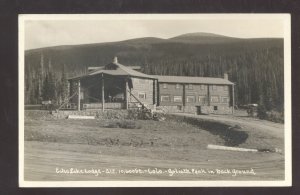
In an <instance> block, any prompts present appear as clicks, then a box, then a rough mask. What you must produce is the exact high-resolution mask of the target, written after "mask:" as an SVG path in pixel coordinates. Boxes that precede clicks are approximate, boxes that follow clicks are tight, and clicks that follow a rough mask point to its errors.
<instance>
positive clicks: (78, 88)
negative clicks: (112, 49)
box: [68, 57, 234, 114]
mask: <svg viewBox="0 0 300 195" xmlns="http://www.w3.org/2000/svg"><path fill="white" fill-rule="evenodd" d="M138 70H139V67H137V66H125V65H122V64H120V63H119V62H118V59H117V57H115V58H114V60H113V62H111V63H109V64H107V65H105V66H102V67H91V68H89V72H88V73H87V74H84V75H80V76H76V77H73V78H70V79H68V81H69V86H70V87H69V89H70V90H69V91H70V102H71V103H73V104H75V105H76V109H78V110H86V109H102V110H105V109H132V108H141V107H147V108H149V109H154V110H156V109H163V110H165V111H166V112H170V113H176V112H183V113H194V114H210V113H215V114H231V113H233V112H234V106H233V105H234V83H232V82H230V81H229V80H228V74H226V73H225V74H224V77H223V78H214V77H188V76H163V75H147V74H144V73H141V72H139V71H138Z"/></svg>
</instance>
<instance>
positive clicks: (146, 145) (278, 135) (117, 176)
mask: <svg viewBox="0 0 300 195" xmlns="http://www.w3.org/2000/svg"><path fill="white" fill-rule="evenodd" d="M37 115H38V114H37ZM207 117H208V116H207ZM216 117H218V118H217V120H220V119H221V118H222V120H223V119H224V120H223V121H224V123H228V124H230V125H233V124H239V125H240V126H242V128H241V129H240V131H243V132H245V133H246V134H247V139H246V140H245V142H244V143H241V144H239V147H247V148H275V147H276V148H281V149H283V125H277V124H273V123H271V124H269V123H268V122H264V121H262V122H261V121H259V122H261V123H262V124H263V125H257V124H259V123H257V121H256V122H255V124H254V123H253V122H252V121H251V120H252V119H250V120H247V119H246V118H242V119H239V118H238V117H235V118H230V117H226V116H224V117H221V116H216ZM216 117H215V118H214V119H212V118H208V119H209V120H216ZM226 120H228V121H226ZM229 120H230V121H229ZM243 120H245V122H244V121H243ZM111 123H112V121H109V120H100V119H95V120H71V119H54V118H51V117H43V118H41V117H37V116H34V115H30V117H26V118H25V132H24V135H25V138H24V139H25V142H24V144H25V147H24V157H25V159H24V177H25V178H24V179H25V181H66V180H74V181H75V180H98V181H101V180H238V181H240V180H283V179H284V155H283V154H281V153H265V152H256V153H255V152H235V151H221V150H208V149H207V148H206V147H207V145H208V144H218V145H226V140H224V137H222V136H219V135H217V134H215V133H212V132H210V131H208V130H204V129H200V128H199V127H197V126H195V125H191V124H187V123H185V122H180V121H176V120H166V121H160V122H159V121H145V120H144V121H143V120H137V121H134V123H135V124H136V126H137V127H139V128H136V129H124V128H119V127H115V128H111V127H109V126H110V124H111ZM252 124H253V125H252ZM266 127H267V128H266ZM281 127H282V129H281ZM271 129H273V130H271Z"/></svg>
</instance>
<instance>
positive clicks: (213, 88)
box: [159, 82, 231, 114]
mask: <svg viewBox="0 0 300 195" xmlns="http://www.w3.org/2000/svg"><path fill="white" fill-rule="evenodd" d="M230 87H231V86H228V85H207V84H192V85H190V84H183V83H178V84H175V83H161V82H160V83H159V106H160V107H161V108H163V109H168V110H169V111H170V112H187V113H197V112H199V111H200V112H201V113H206V114H209V113H216V114H222V113H224V114H225V113H228V112H230V113H231V108H230V99H231V93H230ZM208 89H209V92H208ZM177 96H181V99H182V101H180V102H176V101H175V99H174V97H177ZM208 96H210V102H209V101H208ZM166 97H169V101H166V100H167V98H166ZM176 99H177V100H178V97H177V98H176ZM164 100H165V101H164ZM197 109H198V111H197Z"/></svg>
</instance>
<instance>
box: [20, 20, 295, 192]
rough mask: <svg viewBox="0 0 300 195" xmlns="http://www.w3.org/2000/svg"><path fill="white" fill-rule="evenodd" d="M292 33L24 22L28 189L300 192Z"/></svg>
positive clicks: (241, 24) (213, 25)
mask: <svg viewBox="0 0 300 195" xmlns="http://www.w3.org/2000/svg"><path fill="white" fill-rule="evenodd" d="M290 30H291V25H290V15H289V14H91V15H88V14H82V15H78V14H74V15H66V14H62V15H56V14H31V15H30V14H29V15H26V14H24V15H19V186H20V187H129V186H132V187H145V186H151V187H198V186H291V183H292V181H291V178H292V171H291V170H292V167H291V166H292V163H291V31H290Z"/></svg>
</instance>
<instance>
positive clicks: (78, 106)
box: [77, 80, 80, 111]
mask: <svg viewBox="0 0 300 195" xmlns="http://www.w3.org/2000/svg"><path fill="white" fill-rule="evenodd" d="M77 108H78V111H80V80H78V105H77Z"/></svg>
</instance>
